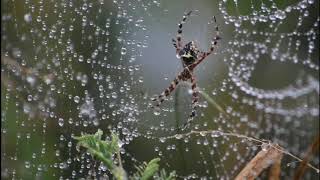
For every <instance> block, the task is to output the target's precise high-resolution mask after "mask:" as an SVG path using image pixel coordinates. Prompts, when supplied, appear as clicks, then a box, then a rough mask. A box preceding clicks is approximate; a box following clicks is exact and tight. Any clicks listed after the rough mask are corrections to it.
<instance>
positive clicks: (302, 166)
mask: <svg viewBox="0 0 320 180" xmlns="http://www.w3.org/2000/svg"><path fill="white" fill-rule="evenodd" d="M319 144H320V136H319V134H318V135H317V136H316V137H315V139H314V141H313V143H312V144H310V146H309V147H308V150H307V152H306V155H305V157H304V158H303V160H302V162H301V163H300V165H299V167H298V169H297V171H296V174H295V175H294V179H296V180H298V179H302V176H303V175H304V173H305V171H306V169H307V167H308V166H307V165H308V162H309V161H310V158H311V156H312V154H314V153H316V152H317V151H318V150H319Z"/></svg>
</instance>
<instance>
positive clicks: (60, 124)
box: [58, 118, 64, 127]
mask: <svg viewBox="0 0 320 180" xmlns="http://www.w3.org/2000/svg"><path fill="white" fill-rule="evenodd" d="M58 124H59V126H60V127H62V126H63V125H64V120H63V119H62V118H59V120H58Z"/></svg>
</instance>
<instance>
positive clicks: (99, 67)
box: [1, 0, 320, 179]
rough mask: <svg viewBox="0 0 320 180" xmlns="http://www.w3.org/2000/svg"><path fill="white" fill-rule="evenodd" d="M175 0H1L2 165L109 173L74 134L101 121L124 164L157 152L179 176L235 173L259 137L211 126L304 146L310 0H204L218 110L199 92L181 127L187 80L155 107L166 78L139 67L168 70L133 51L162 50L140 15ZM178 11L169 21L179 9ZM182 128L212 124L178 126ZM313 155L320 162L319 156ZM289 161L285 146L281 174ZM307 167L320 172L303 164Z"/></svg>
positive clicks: (311, 58)
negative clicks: (212, 37) (115, 137)
mask: <svg viewBox="0 0 320 180" xmlns="http://www.w3.org/2000/svg"><path fill="white" fill-rule="evenodd" d="M167 3H168V2H167ZM172 3H174V2H172ZM176 3H177V4H175V3H174V4H172V7H171V4H170V3H169V4H168V5H167V6H169V7H168V9H166V3H165V2H163V3H161V2H160V1H159V2H158V1H144V0H132V1H131V0H130V1H129V0H125V1H116V0H114V1H111V0H110V1H102V0H99V1H89V0H84V1H43V0H40V1H30V0H25V1H17V0H4V1H1V5H2V7H1V11H2V13H1V24H2V27H1V28H2V29H1V31H2V34H1V65H2V66H1V105H2V106H1V139H2V143H1V164H2V166H1V177H2V178H10V179H13V178H17V179H19V178H25V177H27V178H31V179H34V178H40V179H46V178H52V177H53V178H54V179H57V178H61V179H66V178H71V179H73V178H100V177H106V176H110V172H108V170H107V169H106V167H105V166H103V164H101V163H100V162H99V161H97V160H94V159H93V158H92V157H91V156H90V155H89V154H87V153H85V152H84V151H83V150H78V149H76V141H75V140H73V139H72V136H74V135H75V136H79V135H80V134H81V133H82V132H83V133H94V132H96V130H97V129H98V128H100V129H102V130H104V132H106V133H110V131H115V132H118V134H119V135H120V138H121V140H122V143H121V145H122V155H123V160H124V167H125V169H126V170H127V171H128V173H129V174H130V173H131V172H133V171H134V164H140V163H142V162H143V161H149V160H150V159H152V158H155V157H157V156H158V157H160V158H161V167H164V168H165V169H166V170H167V171H172V170H176V172H177V174H178V176H179V177H180V178H201V177H202V178H208V179H233V178H234V177H235V176H236V175H237V174H238V173H239V171H240V170H241V169H242V168H243V167H244V166H245V165H246V163H248V162H249V161H250V159H251V158H252V157H253V156H254V155H255V154H256V153H257V152H258V151H259V150H260V145H261V144H256V143H254V142H251V141H248V140H247V139H243V138H240V137H230V136H223V133H217V132H233V133H238V134H243V135H246V136H250V137H256V138H259V139H267V140H270V141H272V142H275V143H278V144H280V145H281V146H282V147H284V148H285V150H287V151H289V152H291V153H293V154H295V155H297V156H299V157H303V155H304V153H305V152H306V150H307V148H308V146H309V145H310V144H311V143H312V141H313V139H314V137H315V136H316V135H317V134H318V133H319V128H318V126H319V120H318V117H319V75H318V73H319V21H320V19H319V15H318V13H319V1H314V0H302V1H292V2H290V3H283V2H280V1H279V2H278V1H249V0H248V1H245V2H240V1H237V0H234V1H229V0H223V1H219V2H217V3H216V4H210V2H206V1H204V3H209V5H210V6H214V7H213V8H216V10H215V15H216V16H217V19H218V24H219V27H220V31H221V36H222V40H221V43H220V44H219V47H218V48H217V51H216V52H215V54H214V55H212V57H213V59H214V61H219V62H220V63H221V64H220V67H221V68H222V69H223V70H222V71H221V72H222V73H221V74H222V75H220V74H217V73H215V72H213V73H212V74H213V75H212V74H210V68H211V67H209V66H202V67H199V68H200V69H201V68H202V69H201V70H199V72H201V73H202V76H201V77H200V78H199V90H201V91H203V92H205V93H206V94H207V95H209V97H210V98H212V99H214V100H215V101H216V102H217V104H219V106H220V107H221V108H222V109H223V111H219V110H217V108H216V107H215V106H213V105H212V104H210V102H209V100H208V99H206V98H204V97H203V96H201V98H200V103H199V108H198V117H197V118H196V119H195V120H194V121H193V122H192V124H191V126H190V127H189V129H187V130H185V131H179V130H178V128H177V127H178V126H179V124H183V122H181V121H186V119H185V118H184V117H185V114H188V112H182V111H181V108H180V107H177V106H178V105H179V102H180V105H181V102H184V101H183V100H181V98H182V99H187V98H190V97H191V96H190V93H188V92H186V93H185V94H183V93H182V92H183V90H186V89H187V88H185V87H184V85H182V86H183V88H181V89H177V90H176V91H179V95H178V93H176V94H173V95H172V96H170V98H169V100H168V103H166V104H164V105H163V106H161V112H157V113H154V112H153V110H152V109H150V108H148V106H149V103H150V97H151V96H152V95H153V94H156V93H160V92H161V90H163V89H164V88H165V87H162V86H161V87H157V88H152V87H151V86H150V85H149V84H148V80H147V78H148V76H152V78H154V79H161V78H162V77H164V76H167V74H152V75H144V71H146V70H147V69H148V68H150V66H149V65H148V64H147V63H141V62H145V61H144V60H143V59H144V58H146V56H145V54H146V52H150V51H151V50H152V49H153V51H162V49H161V48H160V49H159V48H157V49H156V48H155V47H153V46H152V43H151V42H152V41H153V40H154V38H155V37H151V36H150V34H152V31H151V30H150V29H151V27H149V26H151V25H150V24H152V23H151V22H152V21H154V20H157V18H158V17H157V16H160V15H159V14H165V15H167V16H166V17H168V18H169V16H168V13H170V12H171V11H174V10H173V7H174V6H175V5H176V6H178V5H179V4H178V2H176ZM181 3H182V2H181ZM190 3H191V2H190ZM199 3H201V1H199ZM180 5H181V4H180ZM209 5H208V6H209ZM184 6H186V9H185V11H187V10H188V9H190V7H188V6H187V4H184ZM195 12H196V14H199V15H196V16H201V14H202V12H201V11H200V10H199V11H197V10H195ZM175 15H177V17H176V18H174V19H173V18H172V17H171V18H172V19H173V20H172V22H171V23H172V25H174V28H176V23H177V22H178V20H180V19H181V16H182V14H179V13H176V14H175ZM190 18H196V17H190ZM161 22H162V21H159V22H158V23H160V24H161ZM208 22H209V21H208ZM188 23H191V24H192V21H191V22H188ZM163 26H167V25H166V24H164V25H163ZM168 26H169V25H168ZM170 26H171V24H170ZM208 26H211V24H210V23H209V25H208ZM188 27H189V28H190V27H191V25H190V26H188ZM175 31H176V29H174V32H171V33H172V34H170V35H172V36H174V35H175V34H174V33H175ZM189 31H192V30H189ZM209 34H210V33H209ZM201 36H202V35H201ZM171 38H172V37H171V36H169V35H168V37H167V39H168V43H167V44H163V46H165V48H167V47H166V46H172V45H171V44H170V39H171ZM208 41H209V40H208ZM161 46H162V44H161ZM164 53H167V52H164ZM169 53H173V55H172V59H173V60H175V59H174V58H175V57H174V51H170V52H168V54H169ZM157 58H158V59H157ZM159 59H161V58H160V57H154V59H148V63H149V64H152V63H155V61H159ZM210 60H211V59H209V60H208V61H210ZM205 63H207V62H205ZM200 66H201V65H200ZM153 68H155V67H153ZM159 69H161V68H159ZM177 69H178V68H177ZM202 70H204V71H202ZM156 71H157V70H156V68H155V72H156ZM199 72H197V74H200V73H199ZM208 72H209V73H208ZM209 74H210V75H209ZM205 76H208V77H206V78H204V77H205ZM211 77H212V78H211ZM170 79H173V76H172V77H171V75H170V78H168V77H165V83H164V84H169V81H170ZM201 82H202V83H201ZM161 83H162V81H161V82H160V84H161ZM182 109H184V111H186V109H188V108H187V107H186V108H182ZM189 110H190V109H189ZM191 130H197V131H201V130H203V131H204V130H215V133H212V134H211V135H205V134H201V133H199V134H198V135H188V136H183V137H182V136H175V135H176V134H184V133H188V132H190V131H191ZM173 137H174V138H173ZM310 163H311V164H313V165H314V166H316V167H319V156H318V155H315V156H313V158H311V161H310ZM298 165H299V163H297V162H295V159H293V158H292V157H290V156H284V158H283V161H282V166H281V169H282V172H281V176H282V178H290V177H293V175H294V173H295V170H296V168H297V166H298ZM266 177H267V173H263V174H262V175H261V178H262V179H264V178H266ZM304 178H305V179H317V178H319V172H316V171H314V170H312V169H308V170H307V172H306V174H305V177H304Z"/></svg>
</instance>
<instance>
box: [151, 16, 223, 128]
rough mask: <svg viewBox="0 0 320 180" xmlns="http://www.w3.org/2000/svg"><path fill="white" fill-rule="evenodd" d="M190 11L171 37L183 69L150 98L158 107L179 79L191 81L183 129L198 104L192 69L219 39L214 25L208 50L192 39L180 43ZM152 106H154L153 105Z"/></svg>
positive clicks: (193, 114)
mask: <svg viewBox="0 0 320 180" xmlns="http://www.w3.org/2000/svg"><path fill="white" fill-rule="evenodd" d="M191 12H192V11H190V12H188V13H187V14H185V15H184V16H183V19H182V21H181V22H180V23H179V24H178V33H177V37H176V39H172V42H173V46H174V47H175V48H176V56H177V58H178V59H180V60H181V61H182V65H183V71H182V72H180V73H179V74H178V76H176V78H175V79H174V80H173V81H172V82H171V84H170V86H169V87H168V88H167V89H165V90H164V91H163V92H162V93H161V94H160V95H159V96H157V97H155V98H152V99H151V100H152V101H154V102H156V104H155V106H156V107H159V106H160V104H161V103H162V102H163V101H164V100H165V97H167V96H169V95H170V94H171V93H172V91H173V90H174V89H175V88H176V86H177V85H178V84H179V81H181V80H182V81H188V80H189V79H190V81H191V89H192V111H191V113H190V115H189V119H188V121H187V122H186V123H185V124H184V126H183V129H184V128H185V127H186V126H187V125H189V124H190V122H191V121H192V119H193V117H194V116H195V115H196V108H197V106H198V90H197V84H196V78H195V77H194V73H193V70H194V68H195V67H196V66H197V65H199V64H200V63H201V62H202V61H203V60H204V59H205V58H206V57H207V56H208V55H210V54H211V53H212V52H213V50H214V48H215V46H216V45H217V43H218V41H219V40H220V36H219V29H218V26H217V25H216V26H215V30H216V35H215V36H214V37H213V39H212V41H211V46H210V49H209V51H208V52H203V51H200V50H199V49H198V48H197V46H196V44H195V43H194V41H191V42H189V43H187V44H185V45H184V46H183V45H182V24H184V23H185V22H186V20H187V17H189V16H190V14H191ZM213 20H214V22H215V24H216V18H215V16H213ZM153 107H154V106H153Z"/></svg>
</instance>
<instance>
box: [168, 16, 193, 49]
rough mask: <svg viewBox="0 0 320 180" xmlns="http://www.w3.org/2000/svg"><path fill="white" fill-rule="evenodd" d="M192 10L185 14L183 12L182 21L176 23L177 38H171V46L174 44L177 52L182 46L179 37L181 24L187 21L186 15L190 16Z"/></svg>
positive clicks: (180, 36) (180, 35)
mask: <svg viewBox="0 0 320 180" xmlns="http://www.w3.org/2000/svg"><path fill="white" fill-rule="evenodd" d="M191 12H192V11H189V12H188V13H187V14H185V15H184V16H183V19H182V21H181V22H180V23H179V24H178V33H177V37H176V38H177V40H175V39H173V40H172V42H173V46H175V48H176V51H177V53H178V52H179V51H180V49H181V48H182V42H181V38H182V24H184V23H185V22H186V21H187V17H189V16H190V14H191Z"/></svg>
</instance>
